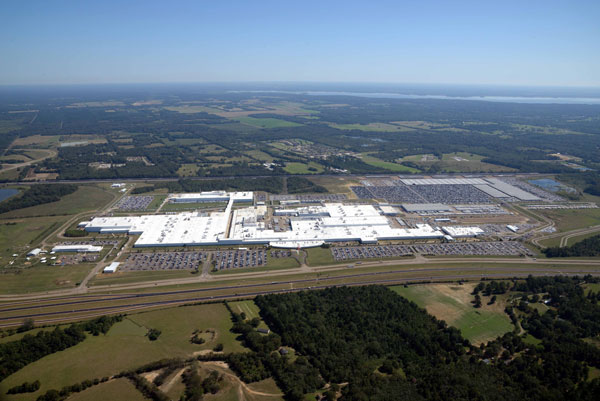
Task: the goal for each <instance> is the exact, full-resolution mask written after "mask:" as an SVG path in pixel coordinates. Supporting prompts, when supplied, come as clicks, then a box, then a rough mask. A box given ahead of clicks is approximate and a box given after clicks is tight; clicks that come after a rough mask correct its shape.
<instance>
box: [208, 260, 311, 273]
mask: <svg viewBox="0 0 600 401" xmlns="http://www.w3.org/2000/svg"><path fill="white" fill-rule="evenodd" d="M299 266H300V264H299V263H298V261H297V260H296V259H295V258H268V259H267V264H266V266H259V267H244V268H241V269H226V270H220V271H217V272H214V273H212V274H215V275H225V274H237V273H253V272H264V271H272V270H284V269H291V268H294V267H299Z"/></svg>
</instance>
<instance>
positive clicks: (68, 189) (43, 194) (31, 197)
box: [0, 184, 77, 213]
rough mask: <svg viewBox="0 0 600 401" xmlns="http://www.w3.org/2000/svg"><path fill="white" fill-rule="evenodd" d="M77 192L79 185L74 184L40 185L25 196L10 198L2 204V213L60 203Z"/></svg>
mask: <svg viewBox="0 0 600 401" xmlns="http://www.w3.org/2000/svg"><path fill="white" fill-rule="evenodd" d="M76 190H77V185H72V184H38V185H32V186H31V187H29V188H28V189H27V190H26V191H25V192H24V193H23V195H21V196H19V197H14V198H10V199H9V200H7V201H6V202H2V203H0V213H6V212H9V211H11V210H17V209H23V208H26V207H31V206H37V205H42V204H44V203H51V202H56V201H59V200H60V198H62V197H63V196H65V195H69V194H72V193H73V192H75V191H76Z"/></svg>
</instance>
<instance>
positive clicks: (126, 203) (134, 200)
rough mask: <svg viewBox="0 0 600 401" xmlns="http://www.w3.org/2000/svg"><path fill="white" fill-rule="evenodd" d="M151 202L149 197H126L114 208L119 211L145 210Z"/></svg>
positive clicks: (151, 198) (152, 198)
mask: <svg viewBox="0 0 600 401" xmlns="http://www.w3.org/2000/svg"><path fill="white" fill-rule="evenodd" d="M153 200H154V196H151V195H140V196H126V197H124V198H123V199H121V200H120V201H119V203H117V205H116V206H117V209H120V210H146V208H147V207H148V205H150V203H152V201H153Z"/></svg>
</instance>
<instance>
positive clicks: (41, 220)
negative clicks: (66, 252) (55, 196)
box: [0, 216, 66, 266]
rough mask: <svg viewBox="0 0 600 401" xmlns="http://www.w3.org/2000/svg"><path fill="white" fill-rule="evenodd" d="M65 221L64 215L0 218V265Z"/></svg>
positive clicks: (23, 251) (24, 250)
mask: <svg viewBox="0 0 600 401" xmlns="http://www.w3.org/2000/svg"><path fill="white" fill-rule="evenodd" d="M65 221H66V217H64V216H51V217H35V218H34V217H31V218H24V219H11V220H0V266H5V265H7V264H8V263H9V261H10V260H13V259H14V258H12V256H11V255H12V254H15V253H16V254H19V255H22V254H24V253H26V252H27V251H28V250H29V249H31V248H33V247H34V246H35V245H36V244H37V243H38V242H39V241H41V240H42V239H43V237H44V236H47V235H49V234H50V233H51V232H52V230H54V229H58V228H59V227H60V225H61V224H63V223H64V222H65Z"/></svg>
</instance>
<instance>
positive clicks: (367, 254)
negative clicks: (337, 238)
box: [331, 245, 413, 261]
mask: <svg viewBox="0 0 600 401" xmlns="http://www.w3.org/2000/svg"><path fill="white" fill-rule="evenodd" d="M331 253H332V255H333V258H334V259H335V260H336V261H339V260H352V259H373V258H393V257H399V256H409V255H412V254H413V250H412V249H411V248H410V246H408V245H377V246H346V247H333V248H331Z"/></svg>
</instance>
